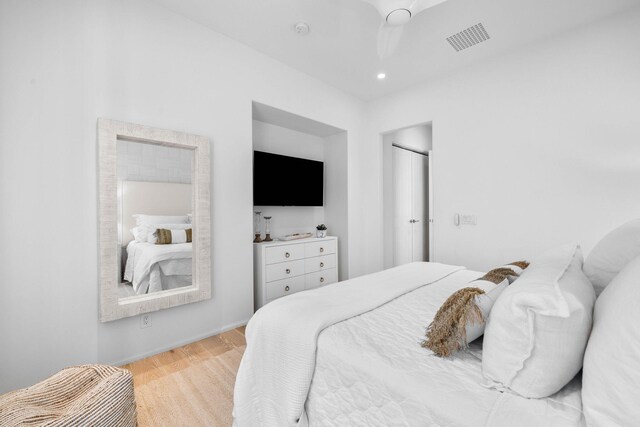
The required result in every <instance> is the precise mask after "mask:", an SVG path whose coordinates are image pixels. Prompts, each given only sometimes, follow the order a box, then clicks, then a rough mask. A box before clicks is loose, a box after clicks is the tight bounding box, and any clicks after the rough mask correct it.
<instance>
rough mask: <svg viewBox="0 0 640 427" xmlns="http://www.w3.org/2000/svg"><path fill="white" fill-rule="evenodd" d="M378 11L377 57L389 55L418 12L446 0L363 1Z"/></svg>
mask: <svg viewBox="0 0 640 427" xmlns="http://www.w3.org/2000/svg"><path fill="white" fill-rule="evenodd" d="M363 1H365V2H367V3H369V4H371V5H372V6H373V7H375V8H376V9H377V10H378V13H380V16H382V19H383V21H382V23H381V25H380V28H379V30H378V56H379V57H380V59H384V58H386V57H387V56H389V55H391V54H392V53H393V51H394V50H395V49H396V47H397V46H398V43H399V42H400V38H401V37H402V29H403V26H404V24H406V23H407V22H409V21H410V20H411V18H413V17H415V16H416V15H417V14H419V13H420V12H422V11H424V10H426V9H429V8H431V7H433V6H436V5H438V4H440V3H444V2H445V1H446V0H363Z"/></svg>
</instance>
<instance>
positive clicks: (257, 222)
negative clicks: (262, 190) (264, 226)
mask: <svg viewBox="0 0 640 427" xmlns="http://www.w3.org/2000/svg"><path fill="white" fill-rule="evenodd" d="M261 215H262V212H260V211H256V212H254V213H253V218H254V219H253V228H254V230H255V231H254V233H255V239H253V243H260V242H262V238H261V237H260V235H261V234H262V232H261V231H260V219H261V218H262V217H261Z"/></svg>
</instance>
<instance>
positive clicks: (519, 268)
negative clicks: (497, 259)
mask: <svg viewBox="0 0 640 427" xmlns="http://www.w3.org/2000/svg"><path fill="white" fill-rule="evenodd" d="M527 267H529V263H528V262H527V261H515V262H512V263H509V264H505V265H503V266H502V267H499V268H508V269H509V270H513V272H514V273H515V274H513V275H509V276H508V278H509V283H513V282H514V281H515V280H516V279H517V278H518V277H519V276H520V275H521V274H522V272H523V271H524V269H525V268H527Z"/></svg>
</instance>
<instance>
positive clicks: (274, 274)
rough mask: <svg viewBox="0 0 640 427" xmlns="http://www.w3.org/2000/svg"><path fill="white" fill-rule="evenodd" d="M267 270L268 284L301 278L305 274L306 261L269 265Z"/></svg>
mask: <svg viewBox="0 0 640 427" xmlns="http://www.w3.org/2000/svg"><path fill="white" fill-rule="evenodd" d="M266 270H267V271H266V280H265V281H266V282H273V281H274V280H281V279H286V278H287V277H296V276H301V275H303V274H304V260H303V259H299V260H297V261H290V262H281V263H278V264H270V265H267V268H266Z"/></svg>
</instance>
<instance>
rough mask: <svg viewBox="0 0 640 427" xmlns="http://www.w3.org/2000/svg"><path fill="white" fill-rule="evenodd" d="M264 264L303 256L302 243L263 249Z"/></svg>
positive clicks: (292, 259)
mask: <svg viewBox="0 0 640 427" xmlns="http://www.w3.org/2000/svg"><path fill="white" fill-rule="evenodd" d="M264 252H265V261H266V262H265V264H275V263H277V262H285V261H294V260H296V259H302V258H304V245H283V246H274V247H272V248H266V249H265V251H264Z"/></svg>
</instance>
